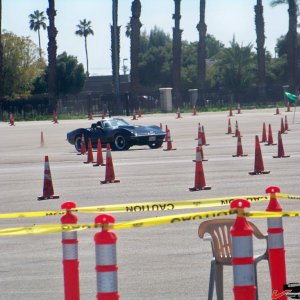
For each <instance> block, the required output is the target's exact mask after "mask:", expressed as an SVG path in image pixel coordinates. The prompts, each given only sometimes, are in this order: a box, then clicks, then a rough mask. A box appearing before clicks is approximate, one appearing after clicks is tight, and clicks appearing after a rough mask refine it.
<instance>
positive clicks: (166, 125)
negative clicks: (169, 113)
mask: <svg viewBox="0 0 300 300" xmlns="http://www.w3.org/2000/svg"><path fill="white" fill-rule="evenodd" d="M168 130H169V129H168V125H166V130H165V132H166V136H165V142H167V135H168V134H167V133H168Z"/></svg>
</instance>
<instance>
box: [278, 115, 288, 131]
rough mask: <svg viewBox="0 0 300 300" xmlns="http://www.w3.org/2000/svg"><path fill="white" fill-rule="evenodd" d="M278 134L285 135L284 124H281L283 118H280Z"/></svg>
mask: <svg viewBox="0 0 300 300" xmlns="http://www.w3.org/2000/svg"><path fill="white" fill-rule="evenodd" d="M280 133H281V134H286V133H287V132H285V127H284V123H283V118H281V123H280Z"/></svg>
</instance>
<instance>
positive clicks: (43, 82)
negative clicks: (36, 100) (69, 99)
mask: <svg viewBox="0 0 300 300" xmlns="http://www.w3.org/2000/svg"><path fill="white" fill-rule="evenodd" d="M55 69H56V74H57V77H56V87H57V93H58V94H59V95H66V94H76V93H78V92H80V91H81V90H82V88H83V85H84V82H85V79H86V75H85V73H84V68H83V64H81V63H78V60H77V58H76V57H75V56H72V55H68V54H67V53H66V52H63V53H62V54H60V55H58V56H57V59H56V68H55ZM48 76H49V66H47V67H46V68H45V69H44V72H43V74H42V75H41V76H40V77H38V78H36V80H35V86H34V93H36V94H41V93H47V81H48Z"/></svg>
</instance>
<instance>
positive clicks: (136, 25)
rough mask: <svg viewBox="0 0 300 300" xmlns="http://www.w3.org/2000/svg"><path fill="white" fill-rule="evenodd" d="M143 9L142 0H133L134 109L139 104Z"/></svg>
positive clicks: (132, 67) (131, 33) (132, 59)
mask: <svg viewBox="0 0 300 300" xmlns="http://www.w3.org/2000/svg"><path fill="white" fill-rule="evenodd" d="M141 9H142V5H141V2H140V0H133V1H132V4H131V13H132V16H131V18H130V28H131V31H130V64H131V66H130V97H131V101H130V102H131V107H132V108H133V109H135V108H137V105H138V103H137V97H138V90H139V53H140V29H141V27H142V23H141V22H140V16H141Z"/></svg>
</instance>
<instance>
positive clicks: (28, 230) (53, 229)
mask: <svg viewBox="0 0 300 300" xmlns="http://www.w3.org/2000/svg"><path fill="white" fill-rule="evenodd" d="M235 213H236V210H224V211H209V212H198V213H187V214H178V215H170V216H163V217H155V218H146V219H140V220H134V221H127V222H122V223H117V224H112V225H107V226H105V228H106V229H108V230H110V229H128V228H137V227H148V226H157V225H162V224H173V223H178V222H185V221H194V220H202V219H206V218H211V217H220V216H228V215H231V214H235ZM102 227H103V226H102V225H100V224H96V225H95V224H59V225H56V224H46V225H34V226H26V227H17V228H5V229H0V236H13V235H25V234H45V233H58V232H66V231H77V230H84V229H92V228H102Z"/></svg>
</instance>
